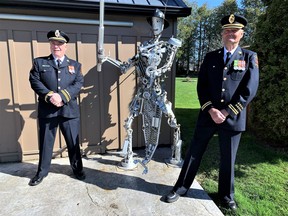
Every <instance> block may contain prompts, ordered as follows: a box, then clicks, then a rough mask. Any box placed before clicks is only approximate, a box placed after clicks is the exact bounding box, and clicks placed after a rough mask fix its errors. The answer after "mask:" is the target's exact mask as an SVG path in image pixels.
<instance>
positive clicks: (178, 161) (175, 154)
mask: <svg viewBox="0 0 288 216" xmlns="http://www.w3.org/2000/svg"><path fill="white" fill-rule="evenodd" d="M168 124H169V125H170V127H172V128H174V135H173V145H172V147H171V149H172V154H171V157H170V158H169V159H168V160H167V161H166V162H167V163H168V164H170V165H175V166H182V163H183V160H182V158H181V148H182V140H181V136H180V135H181V132H180V125H178V124H177V121H176V118H174V119H168Z"/></svg>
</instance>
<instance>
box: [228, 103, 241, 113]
mask: <svg viewBox="0 0 288 216" xmlns="http://www.w3.org/2000/svg"><path fill="white" fill-rule="evenodd" d="M228 107H229V108H230V109H231V110H232V112H233V113H234V114H235V115H237V114H238V113H239V112H238V110H237V109H236V108H235V107H234V106H233V105H232V104H229V105H228Z"/></svg>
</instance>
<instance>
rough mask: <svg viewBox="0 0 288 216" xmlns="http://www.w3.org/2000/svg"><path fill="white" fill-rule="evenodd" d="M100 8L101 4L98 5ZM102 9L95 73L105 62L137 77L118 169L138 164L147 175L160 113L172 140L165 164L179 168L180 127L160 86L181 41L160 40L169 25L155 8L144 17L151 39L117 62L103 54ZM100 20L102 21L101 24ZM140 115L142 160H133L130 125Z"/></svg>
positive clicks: (158, 128)
mask: <svg viewBox="0 0 288 216" xmlns="http://www.w3.org/2000/svg"><path fill="white" fill-rule="evenodd" d="M102 7H104V5H102ZM103 13H104V12H103V8H102V13H101V2H100V25H99V41H98V66H97V68H98V71H101V65H102V63H104V62H105V61H108V62H110V63H111V64H113V65H115V66H117V67H118V68H120V71H121V73H123V74H125V73H126V72H127V71H128V70H129V69H130V68H131V67H135V71H136V73H137V77H138V82H137V83H138V84H137V92H136V95H135V96H134V98H133V99H132V101H131V103H130V107H129V111H130V114H129V116H128V118H127V119H126V120H125V125H124V127H125V129H126V133H127V135H126V138H125V141H124V145H123V149H122V151H121V152H119V154H121V155H122V156H123V157H124V159H123V160H122V162H121V165H122V168H124V169H133V168H135V167H136V166H137V163H140V164H141V165H142V166H143V167H144V171H143V173H144V174H145V173H147V172H148V168H147V166H146V165H147V163H148V162H149V161H150V160H151V159H152V156H153V155H154V152H155V150H156V148H157V145H158V142H159V134H160V127H161V120H162V114H163V113H164V114H165V116H166V117H167V118H168V124H169V126H170V127H171V128H173V129H174V140H173V144H172V154H171V157H170V159H169V160H168V163H169V164H173V165H180V164H181V163H182V159H181V146H182V140H181V138H180V125H179V124H177V120H176V118H175V115H174V113H173V111H172V103H171V102H170V101H168V100H167V92H166V91H165V89H164V87H163V83H164V80H165V78H166V73H167V72H169V71H170V70H171V67H172V64H173V61H174V58H175V55H176V52H177V49H178V48H179V47H180V46H181V41H180V40H178V39H176V38H173V37H172V38H170V39H169V40H168V41H161V40H160V37H161V34H162V32H163V30H164V28H167V27H168V26H169V23H168V22H167V20H166V19H165V15H164V13H163V12H162V11H160V10H159V9H156V10H155V12H154V15H153V16H152V17H149V18H147V21H148V23H149V24H150V25H151V26H152V30H153V38H152V39H150V40H149V41H145V42H144V43H142V44H141V45H140V46H139V47H138V52H137V54H136V55H135V56H134V57H132V58H131V59H129V60H128V61H127V62H120V61H118V60H115V59H112V58H110V57H108V56H105V55H104V49H103V38H104V26H103V17H104V16H103ZM101 19H102V21H101ZM139 115H142V130H143V133H144V139H145V157H144V159H142V160H140V159H134V158H133V155H134V153H133V151H132V132H133V129H132V123H133V120H134V119H135V118H136V117H137V116H139Z"/></svg>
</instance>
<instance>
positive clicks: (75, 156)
mask: <svg viewBox="0 0 288 216" xmlns="http://www.w3.org/2000/svg"><path fill="white" fill-rule="evenodd" d="M38 121H39V128H40V130H39V133H40V134H39V137H40V140H39V145H40V146H39V164H38V171H37V175H38V176H39V177H45V176H47V175H48V172H49V169H50V165H51V160H52V155H53V146H54V142H55V136H56V132H57V128H58V126H59V128H60V131H61V132H62V134H63V136H64V139H65V142H66V145H67V149H68V155H69V161H70V165H71V168H72V170H73V172H74V173H79V172H81V171H82V170H83V164H82V159H81V153H80V146H79V130H80V119H79V118H65V117H62V116H57V117H52V118H39V119H38Z"/></svg>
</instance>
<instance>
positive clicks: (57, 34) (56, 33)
mask: <svg viewBox="0 0 288 216" xmlns="http://www.w3.org/2000/svg"><path fill="white" fill-rule="evenodd" d="M55 36H56V37H57V38H58V37H60V32H59V30H56V31H55Z"/></svg>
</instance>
